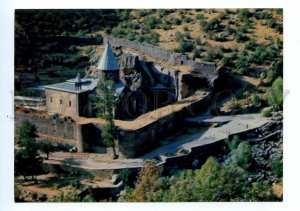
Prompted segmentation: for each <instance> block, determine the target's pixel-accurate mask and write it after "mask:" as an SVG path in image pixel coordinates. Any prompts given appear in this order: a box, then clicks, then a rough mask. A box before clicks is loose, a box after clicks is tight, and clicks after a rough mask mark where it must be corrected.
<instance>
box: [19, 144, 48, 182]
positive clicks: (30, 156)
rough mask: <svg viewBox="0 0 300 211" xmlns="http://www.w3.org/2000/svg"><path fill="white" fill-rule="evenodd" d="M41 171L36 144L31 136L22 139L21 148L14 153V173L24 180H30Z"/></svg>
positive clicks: (40, 159)
mask: <svg viewBox="0 0 300 211" xmlns="http://www.w3.org/2000/svg"><path fill="white" fill-rule="evenodd" d="M42 171H43V167H42V158H41V157H40V155H39V153H38V145H37V143H36V142H35V140H34V139H32V138H26V139H23V141H22V149H20V150H19V151H17V152H16V153H15V175H22V176H23V177H24V179H25V180H27V176H31V177H32V178H31V179H32V180H34V179H35V177H36V175H38V174H39V173H41V172H42Z"/></svg>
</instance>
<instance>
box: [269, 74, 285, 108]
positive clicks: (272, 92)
mask: <svg viewBox="0 0 300 211" xmlns="http://www.w3.org/2000/svg"><path fill="white" fill-rule="evenodd" d="M267 98H268V103H269V105H270V106H272V107H273V109H274V110H281V109H282V103H283V80H282V78H281V77H279V78H277V79H276V80H275V81H274V82H273V84H272V86H271V87H270V88H268V90H267Z"/></svg>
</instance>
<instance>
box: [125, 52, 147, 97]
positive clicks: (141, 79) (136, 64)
mask: <svg viewBox="0 0 300 211" xmlns="http://www.w3.org/2000/svg"><path fill="white" fill-rule="evenodd" d="M119 65H120V74H121V76H120V77H121V80H124V81H126V84H127V85H128V87H129V89H130V90H131V91H141V90H144V89H149V88H150V87H151V75H149V73H147V72H148V70H147V69H146V68H147V65H146V66H145V64H142V62H141V61H140V60H139V57H138V56H137V55H132V54H122V56H121V57H120V62H119Z"/></svg>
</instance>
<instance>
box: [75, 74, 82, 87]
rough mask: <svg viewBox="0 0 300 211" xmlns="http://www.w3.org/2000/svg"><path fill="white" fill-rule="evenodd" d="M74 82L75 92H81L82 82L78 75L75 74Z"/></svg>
mask: <svg viewBox="0 0 300 211" xmlns="http://www.w3.org/2000/svg"><path fill="white" fill-rule="evenodd" d="M74 82H75V90H76V91H79V90H81V83H82V82H81V78H80V73H78V74H77V76H76V78H75V80H74Z"/></svg>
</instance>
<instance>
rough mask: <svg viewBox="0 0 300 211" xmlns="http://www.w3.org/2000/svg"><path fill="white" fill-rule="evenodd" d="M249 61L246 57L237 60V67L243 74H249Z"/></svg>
mask: <svg viewBox="0 0 300 211" xmlns="http://www.w3.org/2000/svg"><path fill="white" fill-rule="evenodd" d="M248 66H249V65H248V61H247V58H246V57H244V56H241V57H240V58H238V60H236V63H235V67H236V68H237V70H238V71H239V72H240V73H241V74H245V73H247V72H248Z"/></svg>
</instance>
